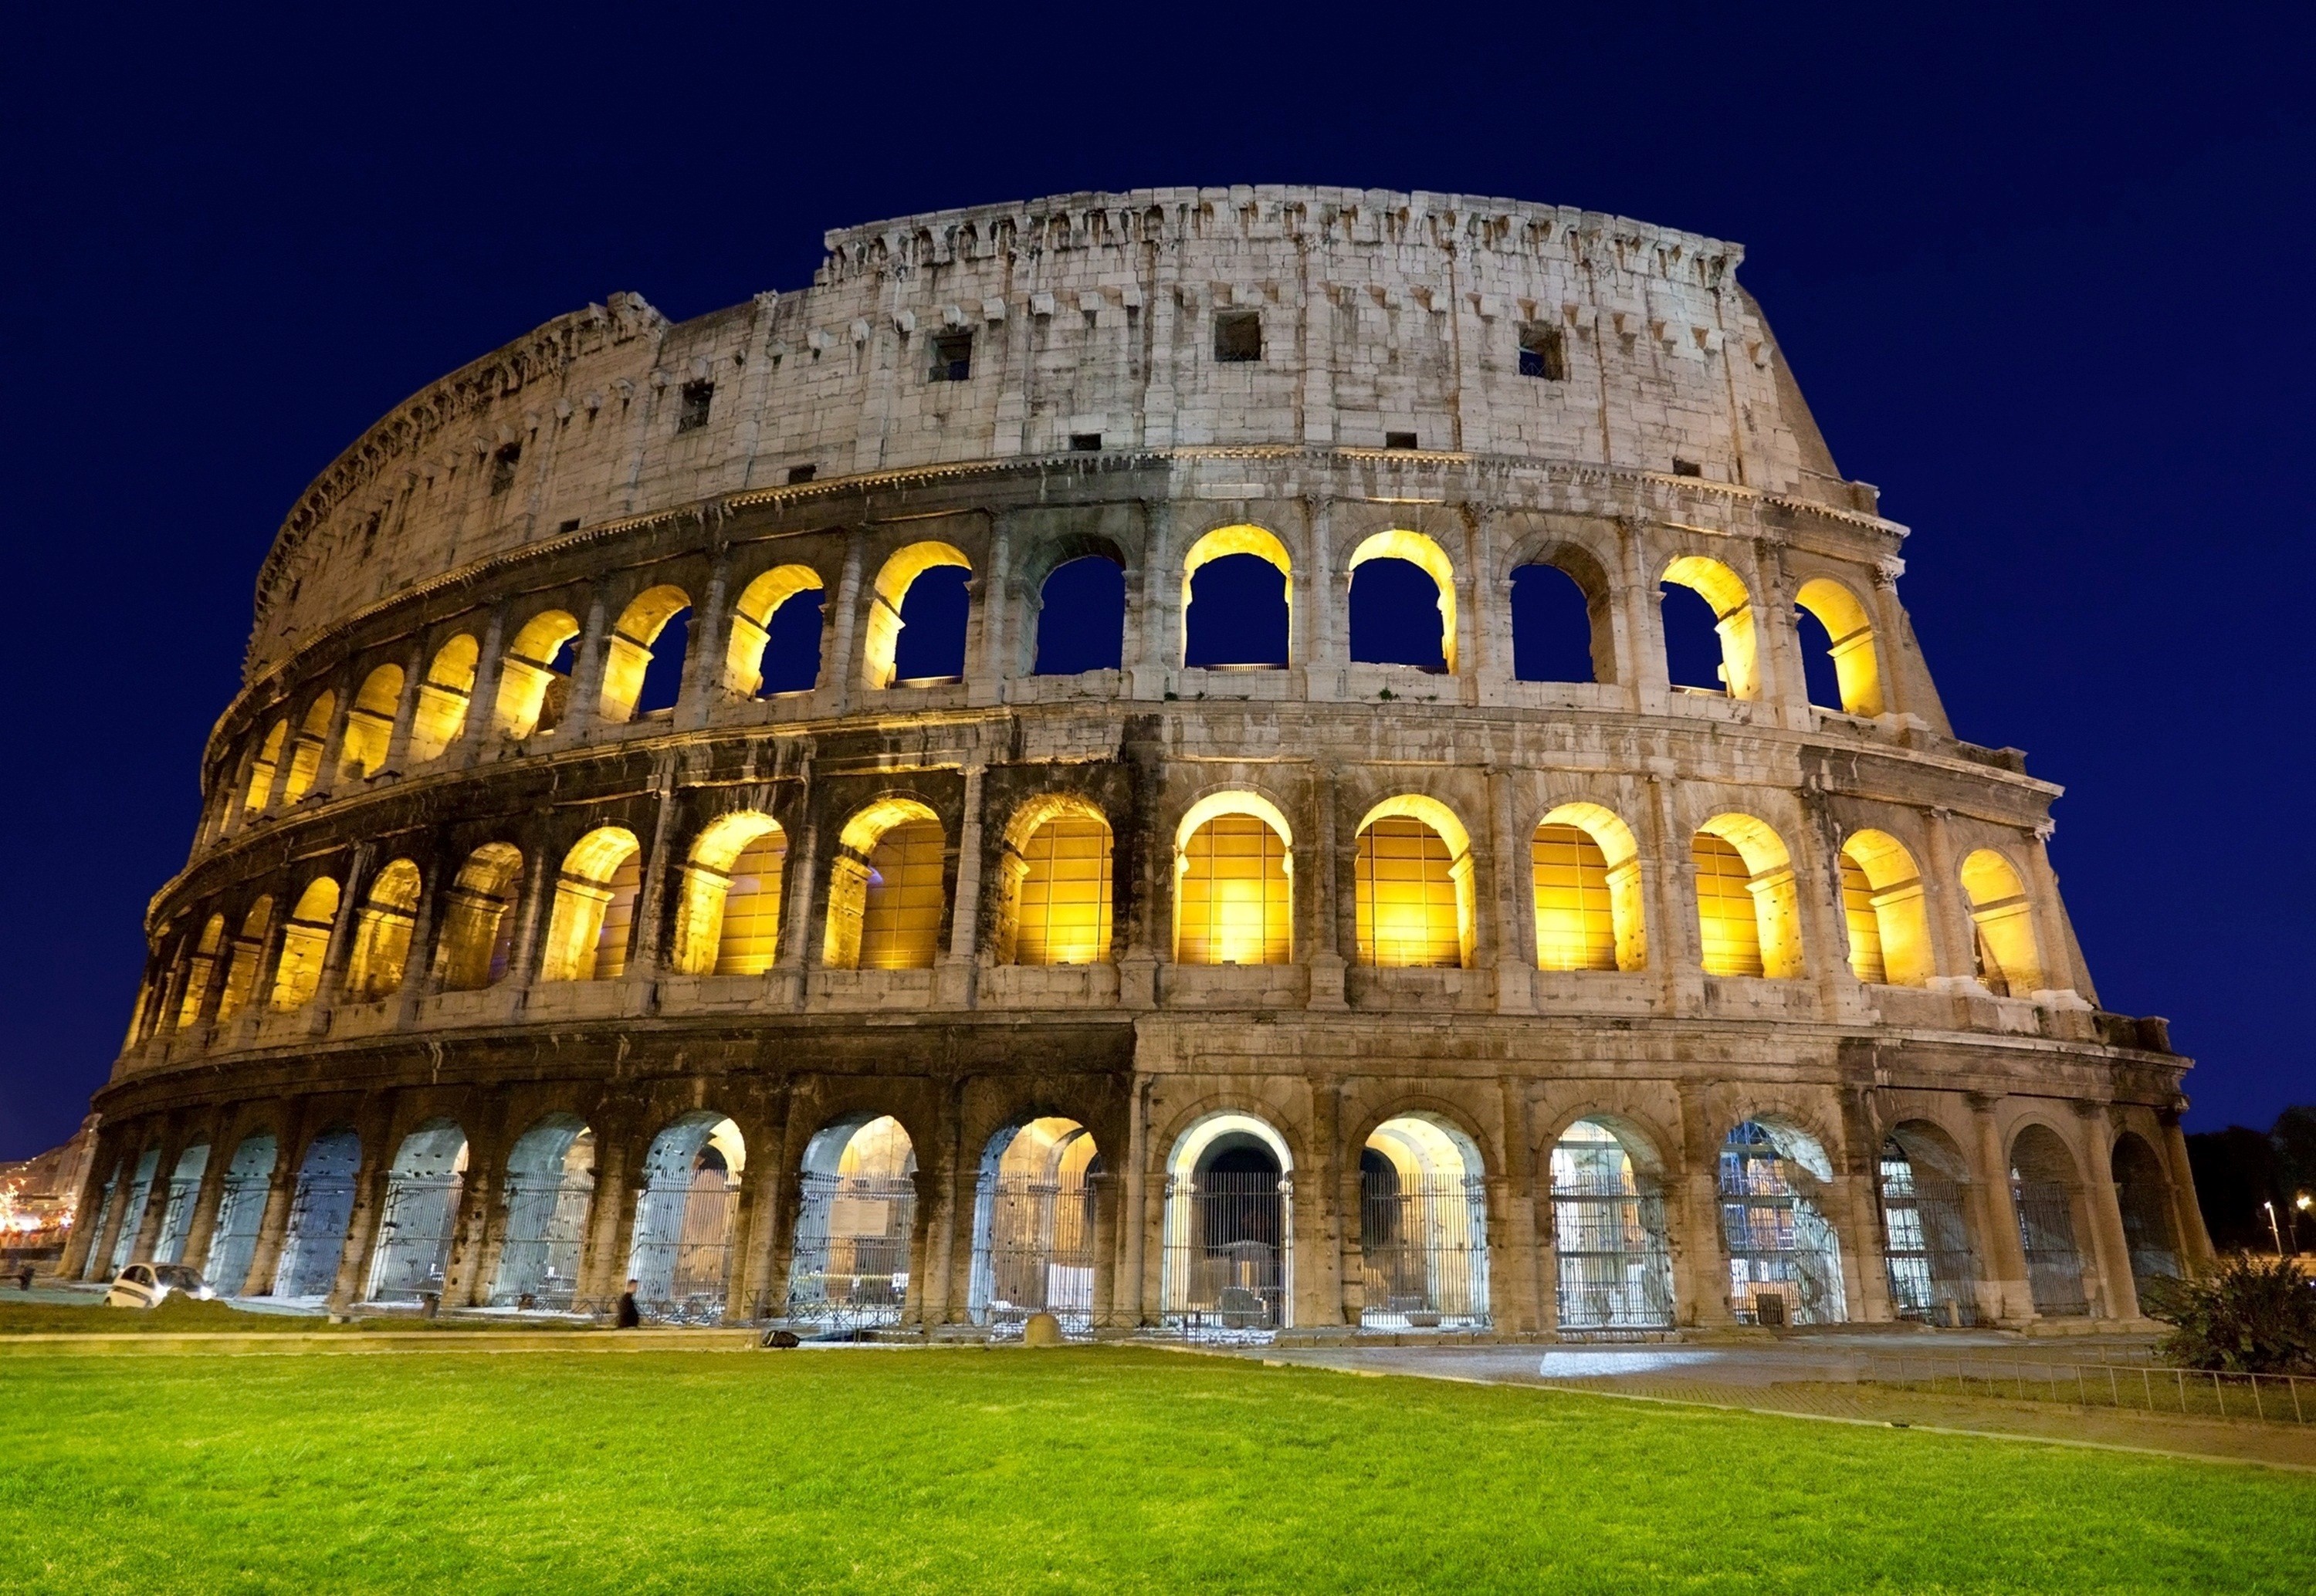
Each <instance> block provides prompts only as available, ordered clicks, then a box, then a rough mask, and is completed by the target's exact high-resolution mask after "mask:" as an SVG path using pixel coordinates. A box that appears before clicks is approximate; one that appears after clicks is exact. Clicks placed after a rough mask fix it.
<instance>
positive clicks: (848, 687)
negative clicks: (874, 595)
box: [819, 532, 861, 715]
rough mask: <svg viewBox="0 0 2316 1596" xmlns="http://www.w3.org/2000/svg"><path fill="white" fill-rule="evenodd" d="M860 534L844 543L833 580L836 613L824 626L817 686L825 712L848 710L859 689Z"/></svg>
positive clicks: (839, 712)
mask: <svg viewBox="0 0 2316 1596" xmlns="http://www.w3.org/2000/svg"><path fill="white" fill-rule="evenodd" d="M860 556H861V550H860V533H858V532H855V533H854V534H853V535H852V536H850V537H848V538H846V539H845V542H844V570H843V572H842V575H840V576H839V577H838V578H837V581H836V612H835V614H834V615H833V616H831V617H830V620H831V623H832V624H831V625H829V626H828V627H827V628H826V636H827V640H828V641H827V648H828V653H827V656H826V657H825V658H824V659H823V660H822V661H821V666H820V680H819V686H820V687H821V688H822V690H823V691H824V693H825V694H826V695H827V696H828V700H827V702H828V707H827V713H828V714H832V715H842V714H851V710H852V705H853V702H854V700H855V699H856V698H857V697H858V696H859V694H860Z"/></svg>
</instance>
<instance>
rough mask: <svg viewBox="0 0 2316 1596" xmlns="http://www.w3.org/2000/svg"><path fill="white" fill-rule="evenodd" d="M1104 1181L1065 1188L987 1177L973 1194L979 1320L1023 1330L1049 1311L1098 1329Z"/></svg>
mask: <svg viewBox="0 0 2316 1596" xmlns="http://www.w3.org/2000/svg"><path fill="white" fill-rule="evenodd" d="M1099 1181H1100V1176H1093V1177H1091V1178H1081V1179H1078V1180H1074V1181H1072V1182H1070V1183H1068V1184H1061V1183H1057V1182H1054V1181H1038V1180H1022V1179H1016V1180H1001V1179H999V1178H998V1177H997V1176H995V1175H984V1176H983V1177H982V1180H981V1184H980V1185H979V1187H978V1188H977V1189H976V1190H975V1196H974V1210H975V1211H974V1228H973V1233H974V1238H975V1245H974V1249H973V1287H972V1293H971V1296H970V1298H969V1302H970V1306H971V1309H972V1313H973V1318H974V1322H975V1324H978V1325H988V1326H1010V1325H1019V1324H1020V1323H1021V1322H1022V1321H1024V1320H1026V1319H1027V1318H1028V1317H1029V1316H1030V1315H1031V1314H1034V1313H1049V1314H1052V1315H1053V1316H1054V1317H1056V1318H1057V1319H1059V1320H1060V1321H1061V1322H1062V1326H1063V1327H1064V1329H1068V1330H1086V1329H1090V1328H1091V1326H1092V1324H1093V1269H1094V1248H1093V1234H1094V1204H1095V1201H1096V1200H1097V1196H1098V1193H1099V1191H1100V1187H1099V1184H1098V1183H1099Z"/></svg>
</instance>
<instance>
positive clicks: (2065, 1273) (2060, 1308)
mask: <svg viewBox="0 0 2316 1596" xmlns="http://www.w3.org/2000/svg"><path fill="white" fill-rule="evenodd" d="M2010 1198H2011V1201H2012V1202H2013V1203H2014V1204H2016V1205H2017V1207H2018V1240H2019V1244H2020V1245H2021V1246H2024V1247H2025V1248H2026V1250H2027V1288H2028V1290H2030V1291H2031V1292H2032V1294H2033V1296H2034V1299H2035V1312H2036V1313H2038V1314H2043V1315H2045V1316H2047V1317H2052V1318H2081V1317H2084V1316H2085V1315H2087V1314H2089V1312H2090V1311H2091V1305H2090V1299H2089V1296H2088V1295H2087V1294H2086V1293H2085V1292H2084V1290H2083V1259H2082V1255H2081V1254H2080V1252H2078V1251H2076V1249H2075V1214H2074V1201H2073V1199H2072V1198H2071V1196H2070V1194H2069V1193H2068V1191H2067V1188H2066V1187H2065V1186H2063V1185H2061V1184H2059V1183H2058V1182H2057V1181H2047V1180H2028V1179H2026V1178H2024V1177H2023V1176H2018V1175H2014V1176H2013V1177H2012V1179H2011V1183H2010Z"/></svg>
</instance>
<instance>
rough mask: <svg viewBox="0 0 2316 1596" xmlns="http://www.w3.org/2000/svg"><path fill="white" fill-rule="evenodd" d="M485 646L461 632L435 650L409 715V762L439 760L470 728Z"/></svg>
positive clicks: (421, 679)
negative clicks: (469, 712)
mask: <svg viewBox="0 0 2316 1596" xmlns="http://www.w3.org/2000/svg"><path fill="white" fill-rule="evenodd" d="M481 659H482V645H481V644H479V643H477V642H476V641H475V638H474V634H472V633H470V632H461V633H459V634H458V635H457V636H455V637H453V638H451V639H450V641H449V642H448V643H444V644H443V645H442V646H441V648H438V649H436V650H435V651H434V658H433V659H432V661H429V662H428V663H427V666H426V674H425V675H424V676H423V677H422V678H419V682H418V705H417V708H416V709H415V710H414V711H413V712H412V714H411V717H410V762H411V763H412V764H414V765H423V764H426V763H428V762H429V761H430V760H433V759H439V758H441V757H442V756H443V755H444V754H446V753H448V752H449V751H450V745H451V744H452V743H454V742H456V741H458V740H459V733H460V732H464V731H465V730H466V729H467V707H468V703H469V702H470V701H471V700H472V699H473V697H474V694H475V669H476V666H477V664H478V663H479V662H480V661H481Z"/></svg>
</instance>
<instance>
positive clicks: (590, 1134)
mask: <svg viewBox="0 0 2316 1596" xmlns="http://www.w3.org/2000/svg"><path fill="white" fill-rule="evenodd" d="M594 1195H595V1133H594V1131H592V1130H591V1129H589V1127H588V1125H587V1122H585V1121H584V1120H582V1119H581V1118H579V1116H578V1115H576V1114H570V1113H554V1114H548V1116H547V1117H546V1118H545V1119H542V1120H540V1121H539V1122H538V1123H536V1124H534V1125H532V1126H531V1127H530V1129H529V1130H528V1131H524V1132H523V1133H522V1135H521V1138H520V1139H517V1140H516V1142H515V1144H514V1147H513V1149H512V1151H510V1152H509V1153H508V1155H507V1161H506V1186H505V1202H506V1220H505V1227H504V1229H503V1233H502V1240H501V1244H500V1247H499V1262H498V1273H497V1277H496V1279H494V1281H492V1283H491V1297H490V1299H491V1303H492V1305H493V1306H494V1307H503V1308H549V1309H557V1310H566V1311H567V1310H568V1309H569V1308H571V1307H572V1305H573V1302H574V1299H575V1298H576V1296H577V1294H578V1283H579V1267H580V1260H581V1255H582V1254H583V1251H584V1248H585V1244H586V1238H587V1219H588V1213H589V1210H590V1208H591V1207H592V1203H593V1200H594Z"/></svg>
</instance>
